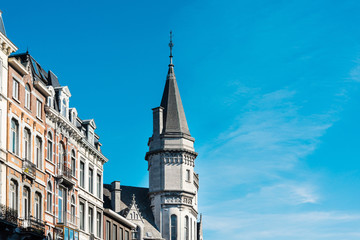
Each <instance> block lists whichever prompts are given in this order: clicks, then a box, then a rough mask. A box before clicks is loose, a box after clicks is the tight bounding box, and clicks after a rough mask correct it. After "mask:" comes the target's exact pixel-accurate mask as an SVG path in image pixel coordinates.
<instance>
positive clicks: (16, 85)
mask: <svg viewBox="0 0 360 240" xmlns="http://www.w3.org/2000/svg"><path fill="white" fill-rule="evenodd" d="M19 86H20V83H19V81H18V80H16V79H15V78H14V77H13V86H12V88H13V89H12V97H13V99H15V100H17V101H18V102H19Z"/></svg>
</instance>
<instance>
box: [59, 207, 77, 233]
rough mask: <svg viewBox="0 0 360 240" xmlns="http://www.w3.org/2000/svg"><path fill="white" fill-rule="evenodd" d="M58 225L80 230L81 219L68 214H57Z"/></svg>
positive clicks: (64, 212) (65, 212)
mask: <svg viewBox="0 0 360 240" xmlns="http://www.w3.org/2000/svg"><path fill="white" fill-rule="evenodd" d="M56 216H57V223H56V224H57V225H60V226H68V227H71V228H74V229H77V228H78V223H79V218H78V217H76V216H75V215H73V214H71V213H69V212H67V211H61V212H58V213H57V215H56Z"/></svg>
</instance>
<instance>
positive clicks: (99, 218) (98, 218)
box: [96, 212, 101, 237]
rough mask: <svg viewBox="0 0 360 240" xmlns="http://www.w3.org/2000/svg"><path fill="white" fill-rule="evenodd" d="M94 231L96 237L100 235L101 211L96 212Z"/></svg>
mask: <svg viewBox="0 0 360 240" xmlns="http://www.w3.org/2000/svg"><path fill="white" fill-rule="evenodd" d="M96 233H97V236H98V237H101V213H100V212H97V213H96Z"/></svg>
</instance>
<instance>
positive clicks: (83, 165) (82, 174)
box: [79, 160, 85, 188]
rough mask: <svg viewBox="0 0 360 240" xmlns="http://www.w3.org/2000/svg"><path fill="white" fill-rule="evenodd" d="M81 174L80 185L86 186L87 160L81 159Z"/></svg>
mask: <svg viewBox="0 0 360 240" xmlns="http://www.w3.org/2000/svg"><path fill="white" fill-rule="evenodd" d="M79 171H80V176H79V183H80V184H79V185H80V187H82V188H85V162H84V161H82V160H80V169H79Z"/></svg>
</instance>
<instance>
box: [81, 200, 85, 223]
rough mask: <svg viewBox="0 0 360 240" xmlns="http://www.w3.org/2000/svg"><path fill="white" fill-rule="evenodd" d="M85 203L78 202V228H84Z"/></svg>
mask: <svg viewBox="0 0 360 240" xmlns="http://www.w3.org/2000/svg"><path fill="white" fill-rule="evenodd" d="M84 223H85V205H84V203H82V202H80V229H81V230H85V226H84Z"/></svg>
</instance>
